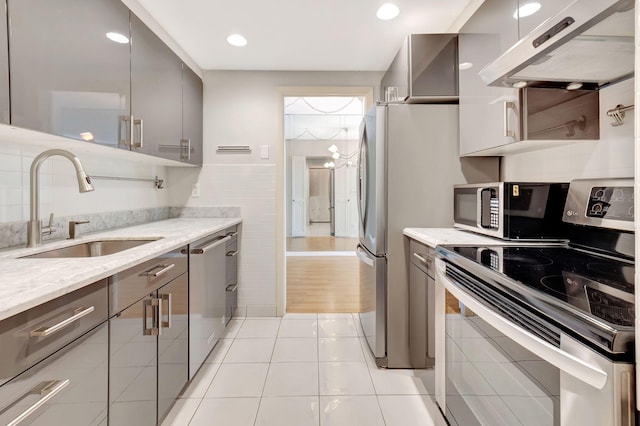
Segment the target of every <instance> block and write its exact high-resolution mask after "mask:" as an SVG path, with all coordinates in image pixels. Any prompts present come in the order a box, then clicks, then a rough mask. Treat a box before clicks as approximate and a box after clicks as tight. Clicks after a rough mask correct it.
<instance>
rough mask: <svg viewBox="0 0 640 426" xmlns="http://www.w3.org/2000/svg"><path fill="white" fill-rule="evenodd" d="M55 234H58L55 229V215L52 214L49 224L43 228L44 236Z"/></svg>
mask: <svg viewBox="0 0 640 426" xmlns="http://www.w3.org/2000/svg"><path fill="white" fill-rule="evenodd" d="M54 232H56V229H55V228H54V227H53V213H51V214H50V215H49V224H48V225H47V226H43V227H42V235H51V234H53V233H54Z"/></svg>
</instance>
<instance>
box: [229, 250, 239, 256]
mask: <svg viewBox="0 0 640 426" xmlns="http://www.w3.org/2000/svg"><path fill="white" fill-rule="evenodd" d="M237 254H238V250H234V251H228V252H227V256H228V257H233V256H235V255H237Z"/></svg>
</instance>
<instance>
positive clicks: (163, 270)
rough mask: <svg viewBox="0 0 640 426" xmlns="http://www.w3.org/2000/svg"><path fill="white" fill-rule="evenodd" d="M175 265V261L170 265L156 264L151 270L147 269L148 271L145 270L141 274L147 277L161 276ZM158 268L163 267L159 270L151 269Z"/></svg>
mask: <svg viewBox="0 0 640 426" xmlns="http://www.w3.org/2000/svg"><path fill="white" fill-rule="evenodd" d="M174 266H176V264H175V263H172V264H170V265H163V264H160V265H156V266H154V267H153V268H151V269H149V270H147V271H144V272H143V273H142V274H140V275H142V276H145V277H159V276H160V275H163V274H165V273H166V272H167V271H168V270H170V269H171V268H173V267H174ZM158 268H162V269H160V270H159V271H158V272H151V271H153V270H154V269H158Z"/></svg>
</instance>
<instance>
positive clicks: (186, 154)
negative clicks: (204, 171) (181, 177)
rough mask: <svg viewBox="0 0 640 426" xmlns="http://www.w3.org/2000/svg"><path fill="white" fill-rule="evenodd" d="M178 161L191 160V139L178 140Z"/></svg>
mask: <svg viewBox="0 0 640 426" xmlns="http://www.w3.org/2000/svg"><path fill="white" fill-rule="evenodd" d="M180 159H181V160H191V139H180Z"/></svg>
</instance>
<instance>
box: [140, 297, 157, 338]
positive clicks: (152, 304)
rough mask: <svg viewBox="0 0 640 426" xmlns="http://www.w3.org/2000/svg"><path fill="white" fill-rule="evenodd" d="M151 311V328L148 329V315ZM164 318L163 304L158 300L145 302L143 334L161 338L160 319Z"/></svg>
mask: <svg viewBox="0 0 640 426" xmlns="http://www.w3.org/2000/svg"><path fill="white" fill-rule="evenodd" d="M149 310H151V327H147V322H148V318H147V313H148V312H149ZM161 317H162V303H161V301H160V299H158V298H155V297H154V298H150V299H145V300H143V303H142V334H143V335H145V336H159V335H160V334H161V333H162V330H161V327H160V318H161Z"/></svg>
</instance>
